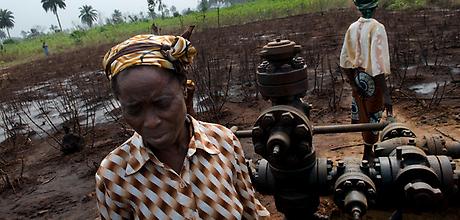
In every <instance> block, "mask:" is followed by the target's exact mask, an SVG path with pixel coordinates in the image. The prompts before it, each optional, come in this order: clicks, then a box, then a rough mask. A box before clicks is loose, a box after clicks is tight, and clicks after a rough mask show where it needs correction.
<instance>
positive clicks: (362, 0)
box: [353, 0, 378, 18]
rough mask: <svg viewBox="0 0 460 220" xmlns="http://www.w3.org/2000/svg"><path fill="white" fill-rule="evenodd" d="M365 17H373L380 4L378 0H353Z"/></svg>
mask: <svg viewBox="0 0 460 220" xmlns="http://www.w3.org/2000/svg"><path fill="white" fill-rule="evenodd" d="M353 2H354V3H355V5H356V7H357V8H358V10H359V11H360V12H361V14H362V15H363V17H364V18H372V16H373V14H374V11H375V9H376V8H377V6H378V0H353Z"/></svg>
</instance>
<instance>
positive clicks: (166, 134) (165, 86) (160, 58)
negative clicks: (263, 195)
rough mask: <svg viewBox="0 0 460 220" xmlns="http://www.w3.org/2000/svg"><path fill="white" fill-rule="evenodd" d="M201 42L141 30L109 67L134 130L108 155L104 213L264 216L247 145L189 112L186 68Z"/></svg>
mask: <svg viewBox="0 0 460 220" xmlns="http://www.w3.org/2000/svg"><path fill="white" fill-rule="evenodd" d="M195 54H196V51H195V48H194V47H193V46H192V45H191V44H190V42H189V41H188V40H187V39H185V38H183V37H180V36H156V35H138V36H135V37H132V38H130V39H128V40H127V41H125V42H123V43H121V44H119V45H117V46H115V47H113V48H112V49H111V50H110V51H109V52H108V53H107V54H106V56H105V57H104V61H103V65H104V68H105V72H106V74H107V77H108V78H109V79H110V81H111V85H112V90H113V92H114V94H115V96H116V97H117V99H118V100H119V101H120V104H121V108H122V112H123V117H124V118H125V120H126V122H127V123H128V124H129V125H130V126H131V127H132V128H133V129H134V130H135V133H134V135H133V136H132V137H131V138H130V139H128V140H127V141H126V142H125V143H124V144H122V145H121V146H119V147H118V148H116V149H115V150H114V151H112V152H111V153H110V154H109V155H107V157H106V158H105V159H104V160H103V161H102V163H101V165H100V167H99V169H98V171H97V173H96V194H97V200H98V208H99V212H100V215H101V217H102V219H169V218H170V219H258V218H260V217H268V216H269V213H268V211H267V210H266V209H265V208H264V207H263V206H262V205H261V204H260V202H259V201H258V200H257V199H256V198H255V197H254V190H253V188H252V186H251V182H250V177H249V175H248V168H247V167H246V165H245V161H244V156H243V150H242V147H241V144H240V143H239V141H238V140H237V139H236V137H235V136H234V135H233V133H232V132H231V131H230V130H229V129H227V128H225V127H223V126H220V125H217V124H210V123H205V122H201V121H197V120H195V119H194V118H192V117H191V116H189V115H187V113H186V105H185V101H184V100H185V99H186V98H187V92H186V91H187V89H186V76H185V67H186V66H187V65H189V64H190V63H191V62H192V60H193V57H194V56H195Z"/></svg>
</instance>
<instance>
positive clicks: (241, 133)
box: [233, 130, 252, 138]
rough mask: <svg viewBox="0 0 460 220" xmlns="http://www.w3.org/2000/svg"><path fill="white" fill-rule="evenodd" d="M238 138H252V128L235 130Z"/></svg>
mask: <svg viewBox="0 0 460 220" xmlns="http://www.w3.org/2000/svg"><path fill="white" fill-rule="evenodd" d="M233 133H234V134H235V136H236V137H237V138H251V137H252V130H241V131H234V132H233Z"/></svg>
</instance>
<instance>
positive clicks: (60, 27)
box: [54, 10, 62, 32]
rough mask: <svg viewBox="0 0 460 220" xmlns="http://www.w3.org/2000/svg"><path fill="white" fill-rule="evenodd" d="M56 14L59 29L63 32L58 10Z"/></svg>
mask: <svg viewBox="0 0 460 220" xmlns="http://www.w3.org/2000/svg"><path fill="white" fill-rule="evenodd" d="M54 14H55V15H56V18H57V21H58V24H59V29H61V32H62V26H61V21H60V20H59V15H58V13H57V10H56V12H55V13H54Z"/></svg>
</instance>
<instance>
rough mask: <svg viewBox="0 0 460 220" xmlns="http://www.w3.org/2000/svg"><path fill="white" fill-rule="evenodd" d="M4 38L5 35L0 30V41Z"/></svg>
mask: <svg viewBox="0 0 460 220" xmlns="http://www.w3.org/2000/svg"><path fill="white" fill-rule="evenodd" d="M5 38H6V34H5V32H4V31H2V30H0V40H1V39H5Z"/></svg>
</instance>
